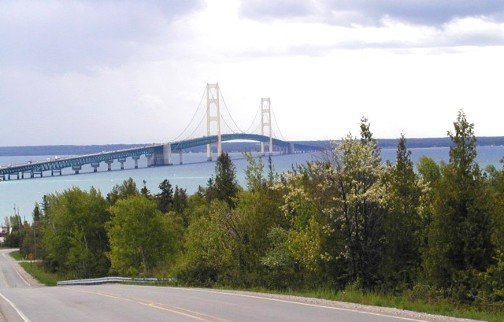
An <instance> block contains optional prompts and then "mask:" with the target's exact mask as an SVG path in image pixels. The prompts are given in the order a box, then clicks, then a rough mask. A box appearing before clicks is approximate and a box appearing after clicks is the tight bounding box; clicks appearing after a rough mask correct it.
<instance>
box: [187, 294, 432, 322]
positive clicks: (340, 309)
mask: <svg viewBox="0 0 504 322" xmlns="http://www.w3.org/2000/svg"><path fill="white" fill-rule="evenodd" d="M179 289H183V290H190V291H199V292H207V293H214V294H225V295H233V296H241V297H249V298H254V299H261V300H267V301H274V302H282V303H291V304H298V305H304V306H311V307H320V308H324V309H330V310H337V311H348V312H354V313H361V314H369V315H375V316H382V317H386V318H395V319H400V320H406V321H417V322H428V321H426V320H420V319H415V318H407V317H402V316H397V315H391V314H382V313H375V312H369V311H359V310H354V309H347V308H341V307H334V306H327V305H320V304H312V303H303V302H297V301H290V300H282V299H275V298H272V297H266V296H257V295H249V294H239V293H231V292H225V291H222V292H221V291H211V290H203V289H191V288H185V287H179Z"/></svg>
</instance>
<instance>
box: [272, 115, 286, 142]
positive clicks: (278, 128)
mask: <svg viewBox="0 0 504 322" xmlns="http://www.w3.org/2000/svg"><path fill="white" fill-rule="evenodd" d="M271 112H272V113H273V121H274V123H275V125H276V128H277V130H278V134H280V139H282V140H284V141H285V137H284V136H283V134H282V131H281V130H280V126H278V122H277V118H276V115H275V110H271ZM273 132H274V131H273Z"/></svg>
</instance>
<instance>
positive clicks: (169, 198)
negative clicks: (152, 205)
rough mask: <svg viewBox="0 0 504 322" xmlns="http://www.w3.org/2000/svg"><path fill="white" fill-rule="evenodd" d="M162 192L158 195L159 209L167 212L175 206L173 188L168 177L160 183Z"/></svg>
mask: <svg viewBox="0 0 504 322" xmlns="http://www.w3.org/2000/svg"><path fill="white" fill-rule="evenodd" d="M159 189H160V190H161V192H160V193H158V194H157V195H156V199H157V203H158V209H159V210H160V211H161V212H162V213H167V212H168V211H170V210H171V209H172V208H173V188H172V185H171V183H170V181H169V180H168V179H164V180H163V182H161V183H160V184H159Z"/></svg>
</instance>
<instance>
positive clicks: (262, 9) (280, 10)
mask: <svg viewBox="0 0 504 322" xmlns="http://www.w3.org/2000/svg"><path fill="white" fill-rule="evenodd" d="M286 3H287V5H286ZM315 9H316V8H315V7H314V5H313V2H311V1H309V0H290V1H277V0H247V1H242V3H241V7H240V10H241V14H242V15H243V16H245V17H248V18H252V19H259V20H261V19H265V18H266V19H268V18H293V17H303V16H306V15H310V14H313V13H315Z"/></svg>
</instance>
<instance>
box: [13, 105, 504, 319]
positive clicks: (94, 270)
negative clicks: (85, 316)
mask: <svg viewBox="0 0 504 322" xmlns="http://www.w3.org/2000/svg"><path fill="white" fill-rule="evenodd" d="M453 125H454V129H453V131H452V132H448V135H449V137H450V140H451V141H452V147H451V148H450V158H449V161H448V162H447V163H444V162H441V163H436V162H435V161H433V160H432V159H430V158H428V157H422V158H421V159H420V161H419V162H418V164H417V165H416V167H415V165H414V164H413V162H412V161H411V152H410V151H409V150H408V149H407V147H406V139H405V138H404V136H401V138H400V139H399V141H398V144H397V153H396V161H395V163H391V162H386V163H383V162H382V160H381V158H380V149H379V147H378V143H377V140H376V139H375V138H374V137H373V134H372V132H371V130H370V124H369V122H368V121H367V119H365V118H363V119H362V120H361V125H360V137H359V138H356V137H354V136H352V135H350V134H349V135H348V136H347V137H345V138H344V139H343V140H342V142H341V143H339V144H337V145H336V144H335V145H334V146H333V147H332V148H331V149H330V150H327V151H326V152H325V153H324V154H323V157H321V158H320V160H317V161H313V162H308V163H306V164H304V165H300V166H296V167H293V169H292V170H291V171H288V172H286V173H283V174H277V173H276V172H275V170H274V168H273V163H272V161H271V159H269V162H268V163H267V164H266V165H265V164H264V163H263V160H262V158H253V157H252V156H251V155H250V154H246V158H247V160H248V166H247V168H246V187H241V186H240V185H238V183H237V180H236V173H235V168H234V165H233V163H232V161H231V159H230V158H229V156H228V155H227V154H226V153H223V154H222V155H221V156H220V157H219V158H218V160H217V163H216V169H215V175H214V176H213V177H212V178H210V179H209V181H208V183H207V185H206V186H205V187H200V188H199V189H198V191H197V192H196V193H194V194H192V195H188V194H187V193H186V191H185V190H184V189H181V188H179V187H175V189H173V187H172V185H171V184H170V182H169V181H168V180H164V181H163V182H162V183H161V184H160V185H159V188H160V192H159V193H157V194H153V193H151V192H150V191H149V190H148V189H147V188H146V186H145V182H144V185H143V187H142V188H140V189H139V188H138V187H137V185H136V183H135V182H134V181H133V180H132V179H131V178H130V179H128V180H126V181H124V183H122V184H121V185H117V186H116V187H114V188H113V189H112V191H111V192H109V193H108V194H107V195H106V196H105V197H104V196H103V195H102V194H101V193H100V192H99V191H97V190H96V189H94V188H92V189H90V190H89V191H83V190H81V189H79V188H72V189H68V190H65V191H63V192H60V193H54V194H50V195H47V196H44V198H43V203H42V207H39V206H38V205H37V206H36V207H35V209H34V211H33V223H32V224H29V223H27V222H25V223H20V224H19V225H18V227H17V228H16V229H15V232H16V233H15V234H12V237H9V238H11V240H10V241H9V240H7V241H6V242H11V243H12V244H15V243H17V244H18V245H19V246H20V250H21V253H22V254H24V255H25V256H29V257H31V258H41V259H42V261H43V265H44V267H45V269H47V270H49V271H52V272H57V273H58V274H59V275H60V276H62V277H65V278H87V277H96V276H105V275H116V274H118V275H127V276H157V277H175V278H176V279H177V281H179V282H180V283H183V284H186V285H199V286H217V285H219V286H232V287H240V288H251V287H265V288H268V289H280V290H281V289H310V290H311V289H331V290H344V289H346V288H353V289H355V288H356V289H360V290H362V291H364V292H371V291H372V292H380V293H384V294H392V295H401V294H408V295H409V296H411V297H413V298H419V299H425V300H428V301H436V300H437V299H451V300H453V301H456V302H457V303H466V304H478V305H485V306H491V307H492V308H497V309H499V310H502V309H503V308H504V169H497V168H496V167H495V166H488V167H486V168H485V169H480V167H479V166H478V164H477V163H476V162H475V158H476V153H477V152H476V137H475V135H474V125H473V124H471V123H469V122H468V121H467V119H466V116H465V114H464V113H463V112H462V111H461V112H459V114H458V116H457V119H456V121H455V122H454V123H453ZM265 168H266V169H265ZM11 219H12V218H11ZM12 222H20V220H17V221H16V219H15V218H14V219H13V220H12ZM16 234H17V235H16ZM16 236H17V237H16ZM16 238H17V239H16Z"/></svg>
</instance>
